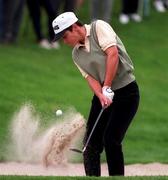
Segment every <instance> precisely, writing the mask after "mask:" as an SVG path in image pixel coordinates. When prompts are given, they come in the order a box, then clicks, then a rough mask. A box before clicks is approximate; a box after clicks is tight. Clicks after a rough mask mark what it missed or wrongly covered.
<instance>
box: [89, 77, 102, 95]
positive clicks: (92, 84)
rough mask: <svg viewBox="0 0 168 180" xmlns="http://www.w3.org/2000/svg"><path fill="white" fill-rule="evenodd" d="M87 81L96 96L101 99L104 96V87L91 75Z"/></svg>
mask: <svg viewBox="0 0 168 180" xmlns="http://www.w3.org/2000/svg"><path fill="white" fill-rule="evenodd" d="M86 80H87V82H88V84H89V86H90V88H91V89H92V91H93V92H94V94H95V95H96V96H97V97H99V96H100V95H101V94H102V87H101V85H100V83H99V82H98V81H97V80H96V79H94V78H93V77H91V76H89V75H88V76H87V77H86Z"/></svg>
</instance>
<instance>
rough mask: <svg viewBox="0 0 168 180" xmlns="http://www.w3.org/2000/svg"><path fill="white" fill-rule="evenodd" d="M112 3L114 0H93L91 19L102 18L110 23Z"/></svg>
mask: <svg viewBox="0 0 168 180" xmlns="http://www.w3.org/2000/svg"><path fill="white" fill-rule="evenodd" d="M112 4H113V0H104V1H102V0H91V20H92V21H94V20H96V19H102V20H104V21H106V22H108V23H110V20H111V11H112Z"/></svg>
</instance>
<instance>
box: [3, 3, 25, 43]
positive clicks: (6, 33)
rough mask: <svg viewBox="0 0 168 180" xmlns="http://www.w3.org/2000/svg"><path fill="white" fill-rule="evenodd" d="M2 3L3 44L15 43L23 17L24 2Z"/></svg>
mask: <svg viewBox="0 0 168 180" xmlns="http://www.w3.org/2000/svg"><path fill="white" fill-rule="evenodd" d="M3 3H4V4H3V5H4V6H3V7H4V11H3V14H4V15H3V22H4V29H3V42H4V43H5V44H10V43H15V42H16V40H17V37H18V32H19V28H20V24H21V20H22V16H23V8H24V3H25V0H4V1H3Z"/></svg>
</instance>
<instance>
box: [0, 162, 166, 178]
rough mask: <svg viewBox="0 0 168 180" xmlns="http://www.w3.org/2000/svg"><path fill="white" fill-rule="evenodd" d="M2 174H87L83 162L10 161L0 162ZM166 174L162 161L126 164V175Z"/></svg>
mask: <svg viewBox="0 0 168 180" xmlns="http://www.w3.org/2000/svg"><path fill="white" fill-rule="evenodd" d="M0 175H28V176H39V175H41V176H85V173H84V168H83V165H82V164H68V165H67V166H49V167H48V168H45V167H44V166H42V165H41V164H27V163H17V162H8V163H0ZM158 175H160V176H165V175H168V165H167V164H160V163H151V164H145V165H144V164H134V165H127V166H125V176H158ZM102 176H108V171H107V166H106V164H102Z"/></svg>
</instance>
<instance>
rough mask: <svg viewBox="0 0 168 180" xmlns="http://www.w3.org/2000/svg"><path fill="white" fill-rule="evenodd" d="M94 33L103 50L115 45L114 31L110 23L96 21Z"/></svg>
mask: <svg viewBox="0 0 168 180" xmlns="http://www.w3.org/2000/svg"><path fill="white" fill-rule="evenodd" d="M96 33H97V38H98V41H99V45H100V47H101V49H102V50H103V51H105V50H106V49H107V48H108V47H110V46H115V45H116V44H117V41H116V33H115V32H114V30H113V28H112V27H111V26H110V24H108V23H106V22H105V21H102V20H98V21H97V23H96Z"/></svg>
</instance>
